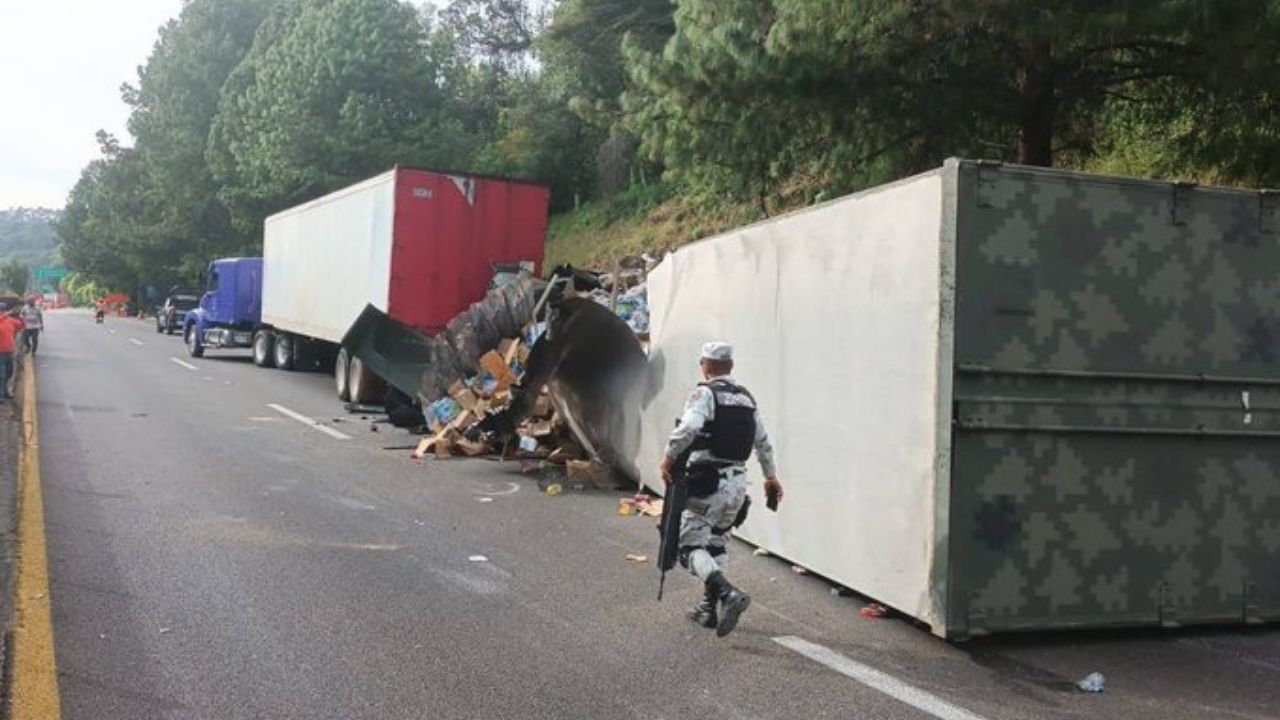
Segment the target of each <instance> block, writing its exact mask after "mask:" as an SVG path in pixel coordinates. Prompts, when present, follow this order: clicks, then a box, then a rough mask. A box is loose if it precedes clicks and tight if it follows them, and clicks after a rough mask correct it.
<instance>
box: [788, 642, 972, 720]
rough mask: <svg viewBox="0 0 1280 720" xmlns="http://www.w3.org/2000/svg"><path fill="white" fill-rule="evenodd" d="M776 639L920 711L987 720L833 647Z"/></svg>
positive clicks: (956, 719)
mask: <svg viewBox="0 0 1280 720" xmlns="http://www.w3.org/2000/svg"><path fill="white" fill-rule="evenodd" d="M773 641H774V642H776V643H778V644H779V645H781V646H782V647H784V648H787V649H788V650H794V651H795V652H798V653H800V654H801V655H803V656H805V657H807V658H809V659H810V660H813V661H814V662H816V663H820V664H822V665H826V666H827V667H828V668H831V669H832V670H835V671H836V672H838V673H840V674H841V675H844V676H845V677H847V678H852V679H854V680H857V681H858V682H860V683H862V684H863V685H866V686H867V687H869V688H871V689H872V690H877V691H879V692H882V693H884V694H885V695H888V696H889V697H891V698H893V699H894V700H897V701H899V702H903V703H906V704H907V705H910V706H911V707H914V708H916V709H917V710H920V711H922V712H925V713H928V714H929V715H932V716H933V717H936V718H939V720H985V718H983V717H982V716H981V715H974V714H973V713H971V712H969V711H968V710H965V709H964V708H960V707H956V706H955V705H952V704H951V703H949V702H947V701H946V700H943V699H942V698H940V697H938V696H937V695H934V694H932V693H929V692H926V691H924V690H921V689H920V688H918V687H916V686H914V685H911V684H910V683H907V682H905V681H903V680H899V679H898V678H896V677H894V676H892V675H890V674H888V673H886V672H884V671H881V670H877V669H875V668H873V667H871V666H870V665H864V664H863V663H860V662H858V661H857V660H852V659H850V658H847V657H845V656H844V655H841V654H840V653H838V652H836V651H835V650H832V649H830V648H826V647H823V646H821V645H818V644H816V643H811V642H809V641H808V640H803V639H801V638H798V637H792V636H789V635H788V636H786V637H776V638H774V639H773Z"/></svg>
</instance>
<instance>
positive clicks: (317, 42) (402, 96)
mask: <svg viewBox="0 0 1280 720" xmlns="http://www.w3.org/2000/svg"><path fill="white" fill-rule="evenodd" d="M438 50H439V48H437V47H435V46H434V45H433V37H432V35H431V33H430V29H429V28H427V27H424V26H423V22H422V16H421V15H420V14H418V13H417V12H415V11H414V9H413V8H412V7H410V6H409V5H406V4H403V3H400V2H396V1H395V0H285V1H284V2H282V3H280V4H279V5H277V6H276V7H275V9H274V10H273V12H272V14H271V16H270V17H269V18H268V19H267V21H266V22H265V23H264V24H263V26H262V27H261V28H260V29H259V32H258V35H257V38H256V39H255V41H254V44H253V47H252V49H251V50H250V52H249V55H248V56H247V57H246V59H245V60H244V62H243V63H241V65H240V66H239V67H237V68H236V70H235V71H234V72H233V73H232V75H231V76H230V77H229V78H228V80H227V82H226V84H225V85H224V87H223V90H222V98H221V101H220V104H219V112H218V115H217V119H216V121H215V123H214V126H213V130H212V133H211V137H210V145H209V151H208V157H209V160H210V162H211V165H212V168H213V171H214V174H215V176H216V177H218V178H220V179H221V180H223V181H224V182H225V186H224V187H223V190H222V198H223V199H224V201H226V202H227V203H228V205H229V207H230V208H231V210H232V212H233V215H234V218H235V220H236V221H237V222H238V223H239V225H240V227H242V228H245V229H252V228H256V227H257V226H258V224H259V223H260V222H261V220H262V218H263V217H265V216H266V215H267V214H269V213H271V212H274V211H277V210H280V209H283V208H285V207H288V206H290V205H292V204H295V203H298V202H301V201H303V200H307V199H310V198H313V197H315V196H316V195H318V194H321V193H323V192H325V191H328V190H332V189H334V188H337V187H340V186H342V185H345V184H347V183H350V182H352V181H355V180H359V179H362V178H364V177H367V176H369V175H372V174H374V173H377V172H380V171H382V170H386V169H387V168H389V167H391V166H392V165H395V164H404V165H426V166H433V167H465V166H466V164H467V159H468V158H469V157H470V151H471V149H472V143H471V142H470V141H469V139H468V138H467V135H466V133H465V129H464V128H460V127H458V126H457V125H456V124H455V123H454V122H453V120H452V118H451V117H450V116H449V113H448V108H447V107H446V101H447V98H448V94H447V90H446V88H445V87H443V83H442V80H443V71H444V69H445V68H443V67H442V63H441V59H440V57H439V55H438Z"/></svg>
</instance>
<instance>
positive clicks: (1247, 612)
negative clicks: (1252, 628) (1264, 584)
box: [1241, 581, 1262, 625]
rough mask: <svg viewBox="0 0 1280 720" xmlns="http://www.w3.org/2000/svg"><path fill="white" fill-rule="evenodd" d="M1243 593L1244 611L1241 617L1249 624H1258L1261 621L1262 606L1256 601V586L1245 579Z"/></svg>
mask: <svg viewBox="0 0 1280 720" xmlns="http://www.w3.org/2000/svg"><path fill="white" fill-rule="evenodd" d="M1243 595H1244V612H1243V614H1242V618H1241V619H1242V620H1243V621H1244V622H1245V623H1246V624H1249V625H1260V624H1261V623H1262V606H1261V605H1260V604H1259V603H1258V586H1257V585H1255V584H1253V583H1251V582H1248V581H1245V584H1244V590H1243Z"/></svg>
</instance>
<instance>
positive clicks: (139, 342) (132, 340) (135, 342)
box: [129, 338, 146, 347]
mask: <svg viewBox="0 0 1280 720" xmlns="http://www.w3.org/2000/svg"><path fill="white" fill-rule="evenodd" d="M129 342H131V343H133V344H134V345H137V346H138V347H142V346H143V345H146V343H144V342H142V341H141V340H135V339H133V338H129Z"/></svg>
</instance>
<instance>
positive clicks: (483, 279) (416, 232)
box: [253, 168, 549, 402]
mask: <svg viewBox="0 0 1280 720" xmlns="http://www.w3.org/2000/svg"><path fill="white" fill-rule="evenodd" d="M548 199H549V193H548V191H547V189H546V188H544V187H542V186H539V185H535V184H531V183H526V182H520V181H514V180H504V179H499V178H490V177H483V176H476V175H461V174H454V173H440V172H432V171H427V170H415V169H411V168H396V169H394V170H391V171H389V172H387V173H384V174H382V175H379V176H378V177H375V178H371V179H369V180H366V181H365V182H362V183H359V184H357V185H353V186H351V187H348V188H344V189H342V190H338V191H336V192H333V193H330V194H328V195H325V196H324V197H321V198H318V199H316V200H313V201H311V202H308V203H306V204H303V205H300V206H298V207H295V208H291V209H289V210H285V211H284V212H281V213H278V214H276V215H273V216H271V217H269V218H267V220H266V223H265V227H264V232H263V272H262V320H261V325H260V326H259V328H258V329H257V330H256V332H255V333H254V334H253V349H254V361H255V362H257V364H258V365H260V366H264V367H265V366H269V365H275V366H277V367H281V368H285V369H289V368H293V367H295V366H298V365H300V364H301V363H300V362H299V357H301V356H302V355H307V356H308V357H324V356H325V355H326V354H332V356H333V357H335V358H336V362H335V370H334V372H335V380H336V384H337V388H338V393H339V395H340V396H343V398H344V399H347V398H350V399H352V400H353V401H357V402H358V401H364V400H368V399H369V398H368V397H366V395H367V394H368V392H367V389H368V387H369V384H368V380H369V378H368V376H367V373H366V372H365V371H364V369H363V368H362V367H361V366H360V363H359V361H358V360H357V359H354V358H348V357H347V356H346V354H345V353H344V352H342V351H340V349H339V348H338V344H339V343H340V342H341V340H342V337H343V336H344V335H345V334H346V332H347V330H348V329H349V328H350V327H351V325H352V323H353V322H354V321H355V319H356V318H357V317H358V316H359V314H360V313H361V312H362V311H363V310H364V308H365V306H366V305H369V304H372V305H374V306H375V307H377V308H378V309H380V310H382V311H383V312H386V313H387V314H388V315H389V316H391V317H392V318H393V319H395V320H397V321H399V322H401V323H404V324H405V325H409V326H411V327H414V328H416V329H418V330H421V331H423V332H425V333H428V334H434V333H436V332H439V331H440V330H442V329H443V328H444V327H445V325H446V324H447V323H448V322H449V321H450V320H451V319H453V317H454V316H455V315H457V314H458V313H460V312H462V311H463V310H465V309H466V308H467V307H469V306H470V305H471V303H474V302H476V301H478V300H480V299H481V298H483V297H484V295H485V293H486V292H487V290H488V289H489V284H490V282H491V281H492V279H493V277H494V272H495V269H496V268H498V267H500V266H507V267H510V266H521V267H524V268H526V269H528V270H529V271H531V272H534V273H540V272H541V270H542V258H543V250H544V244H545V239H546V230H547V202H548ZM308 351H312V352H310V353H309V352H308ZM315 351H319V352H315ZM326 351H327V353H326Z"/></svg>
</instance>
